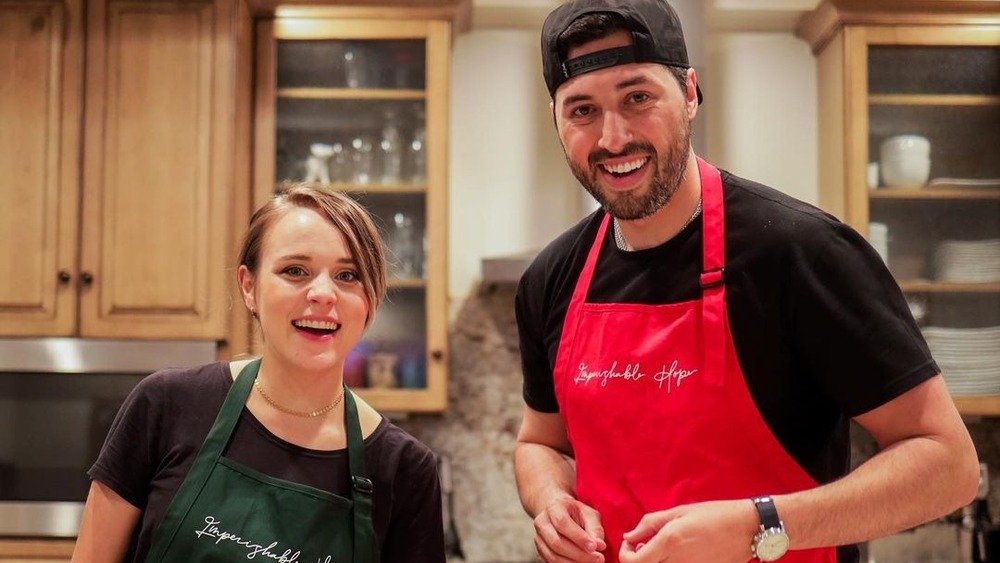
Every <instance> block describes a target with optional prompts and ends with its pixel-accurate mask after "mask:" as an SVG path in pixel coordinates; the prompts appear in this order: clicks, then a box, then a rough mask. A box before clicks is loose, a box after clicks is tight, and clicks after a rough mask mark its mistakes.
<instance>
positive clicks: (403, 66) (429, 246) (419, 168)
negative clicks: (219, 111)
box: [255, 16, 450, 412]
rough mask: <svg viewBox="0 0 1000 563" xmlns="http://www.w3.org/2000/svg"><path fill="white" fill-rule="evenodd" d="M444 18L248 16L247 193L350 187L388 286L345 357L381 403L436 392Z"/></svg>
mask: <svg viewBox="0 0 1000 563" xmlns="http://www.w3.org/2000/svg"><path fill="white" fill-rule="evenodd" d="M449 37H450V33H449V25H448V23H447V22H444V21H431V20H426V21H420V20H404V19H365V20H358V21H357V22H350V21H345V20H336V19H328V18H326V17H324V16H317V17H316V18H315V19H312V20H310V21H308V22H307V24H306V23H305V21H304V20H297V19H295V20H289V21H287V22H283V21H282V20H281V18H278V19H277V20H275V21H274V22H262V23H261V24H260V26H259V27H258V38H257V39H258V60H259V65H258V76H257V78H256V80H257V82H258V83H257V90H256V92H257V100H258V101H257V113H258V126H257V129H256V132H255V135H256V142H255V154H256V158H257V159H258V162H257V163H256V164H257V165H256V166H255V184H256V186H257V188H256V193H257V194H258V202H259V200H260V199H259V198H261V197H264V194H265V193H266V194H270V193H273V192H274V191H275V190H280V189H281V186H283V185H285V184H286V183H290V182H307V183H311V184H313V185H316V186H321V187H323V188H325V189H329V190H336V191H340V192H344V193H347V194H349V195H350V196H351V197H353V198H354V199H355V200H357V201H358V202H359V203H361V204H362V205H363V206H364V207H365V208H366V209H367V210H368V211H369V212H370V213H371V214H372V216H373V218H374V220H375V223H376V225H377V227H378V229H379V231H380V233H381V234H382V237H383V240H384V241H385V245H386V255H387V269H388V276H389V277H388V289H389V291H388V296H387V299H386V301H385V302H384V303H383V305H382V306H381V308H380V309H379V311H378V313H377V314H376V317H375V322H374V323H373V324H372V326H371V327H369V329H368V331H367V332H366V333H365V336H364V338H363V339H362V341H361V342H360V343H359V344H358V345H357V347H356V348H355V350H353V351H352V353H351V355H350V357H349V358H348V361H347V362H346V363H345V381H346V382H347V384H348V385H350V386H351V387H352V388H354V389H356V390H358V391H359V393H360V394H361V396H362V397H364V398H365V399H366V400H368V401H369V402H370V403H371V404H372V406H374V407H375V408H376V409H379V410H382V411H404V412H436V411H441V410H443V409H444V408H445V406H446V404H447V386H446V381H447V367H448V366H447V346H448V343H447V279H446V273H447V269H446V261H445V255H446V254H445V253H446V242H447V239H446V228H447V221H446V220H444V218H445V217H446V212H447V198H446V196H445V194H444V190H445V189H446V182H445V178H443V177H442V175H443V174H444V173H446V171H447V159H446V158H445V157H444V153H443V151H444V150H446V148H447V143H446V142H445V141H444V139H443V138H439V137H441V136H442V135H444V134H445V133H446V132H447V115H446V114H447V104H446V100H447V88H448V60H449V54H448V51H449V41H448V38H449Z"/></svg>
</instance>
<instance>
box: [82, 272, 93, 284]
mask: <svg viewBox="0 0 1000 563" xmlns="http://www.w3.org/2000/svg"><path fill="white" fill-rule="evenodd" d="M80 281H81V282H83V285H90V284H92V283H94V275H93V274H91V273H90V272H81V273H80Z"/></svg>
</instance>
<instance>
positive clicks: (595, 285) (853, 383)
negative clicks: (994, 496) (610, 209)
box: [516, 172, 938, 483]
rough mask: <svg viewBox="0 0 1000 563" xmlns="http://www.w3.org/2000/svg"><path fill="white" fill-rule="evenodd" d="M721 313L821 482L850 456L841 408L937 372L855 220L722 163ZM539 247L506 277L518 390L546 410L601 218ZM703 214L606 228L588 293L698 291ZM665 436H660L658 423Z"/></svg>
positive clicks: (751, 379)
mask: <svg viewBox="0 0 1000 563" xmlns="http://www.w3.org/2000/svg"><path fill="white" fill-rule="evenodd" d="M722 179H723V197H724V206H725V229H726V231H725V254H726V264H725V274H724V275H725V283H726V303H727V308H728V313H729V322H730V327H731V330H732V334H733V340H734V344H735V347H736V353H737V357H738V359H739V362H740V366H741V367H742V370H743V373H744V376H745V378H746V380H747V386H748V387H749V389H750V393H751V395H752V397H753V399H754V402H755V403H756V405H757V407H758V409H759V410H760V412H761V414H762V416H763V418H764V420H765V421H766V422H767V424H768V426H769V428H770V429H771V431H772V433H773V434H774V435H775V436H776V437H777V439H778V440H779V442H780V443H781V444H782V445H783V446H784V448H785V449H786V451H788V452H789V454H790V455H791V456H792V457H793V458H794V459H795V460H796V461H798V463H799V464H800V465H801V466H802V467H803V468H804V469H805V470H806V471H807V472H808V473H809V474H810V475H811V476H812V477H813V478H814V479H815V480H816V481H817V482H819V483H826V482H829V481H832V480H834V479H836V478H838V477H841V476H843V475H844V474H845V473H846V472H847V471H848V470H849V468H850V467H849V466H850V448H849V428H848V420H849V418H850V417H853V416H856V415H859V414H863V413H865V412H867V411H870V410H872V409H874V408H876V407H878V406H880V405H882V404H884V403H886V402H887V401H889V400H891V399H893V398H895V397H897V396H899V395H900V394H902V393H904V392H906V391H907V390H909V389H911V388H913V387H914V386H916V385H917V384H919V383H921V382H923V381H925V380H927V379H928V378H930V377H932V376H934V375H935V374H937V373H938V367H937V365H936V364H935V363H934V361H933V360H932V358H931V356H930V352H929V350H928V349H927V346H926V344H925V342H924V340H923V338H922V336H921V334H920V331H919V328H918V327H917V326H916V324H915V323H914V321H913V318H912V316H911V315H910V313H909V309H908V307H907V305H906V302H905V299H904V298H903V296H902V293H901V292H900V290H899V287H898V285H897V284H896V282H895V281H894V280H893V278H892V276H891V274H890V273H889V272H888V270H887V269H886V267H885V265H884V264H883V262H882V260H881V258H880V257H879V256H878V254H876V253H875V251H874V250H872V248H871V247H870V246H869V245H868V243H867V242H866V241H865V240H864V238H863V237H861V236H860V235H859V234H858V233H856V232H855V231H854V230H852V229H851V228H850V227H848V226H847V225H845V224H843V223H841V222H840V221H838V220H837V219H835V218H833V217H832V216H830V215H828V214H826V213H825V212H823V211H821V210H819V209H817V208H815V207H813V206H811V205H808V204H805V203H803V202H801V201H798V200H796V199H794V198H792V197H790V196H788V195H786V194H783V193H781V192H778V191H776V190H774V189H771V188H768V187H766V186H762V185H760V184H756V183H753V182H751V181H748V180H745V179H742V178H739V177H736V176H733V175H731V174H729V173H727V172H722ZM603 216H604V213H603V211H597V212H595V213H593V214H592V215H590V216H588V217H586V218H584V219H583V220H582V221H581V222H580V223H578V224H577V225H575V226H574V227H572V228H570V229H569V230H568V231H567V232H565V233H564V234H562V235H561V236H560V237H559V238H557V239H556V240H555V241H553V242H552V243H551V244H550V245H549V246H547V247H546V248H545V249H544V250H543V251H542V252H541V253H540V254H539V256H538V257H537V258H536V260H535V261H534V262H533V263H532V265H531V266H530V267H529V268H528V270H527V271H526V272H525V274H524V276H523V277H522V279H521V282H520V284H519V286H518V292H517V297H516V313H517V320H518V328H519V331H520V345H521V356H522V364H523V365H522V367H523V371H524V399H525V401H526V403H527V405H528V406H529V407H531V408H532V409H535V410H537V411H540V412H550V413H551V412H557V411H558V410H559V405H558V403H557V401H556V397H555V393H554V389H553V382H552V366H554V365H555V356H556V351H557V349H558V345H559V339H560V337H561V334H562V327H563V319H564V317H565V315H566V309H567V307H568V304H569V300H570V297H571V294H572V292H573V289H574V287H575V284H576V281H577V278H578V276H579V273H580V271H581V270H582V268H583V263H584V261H585V259H586V255H587V253H588V251H589V250H590V247H591V244H592V243H593V241H594V238H595V237H596V235H597V229H598V226H599V225H600V222H601V219H602V218H603ZM701 224H702V221H701V219H700V218H699V219H696V220H695V221H694V222H692V223H691V224H690V225H689V226H688V227H687V228H685V229H684V230H682V231H681V232H680V233H679V234H678V235H677V236H676V237H674V238H673V239H671V240H669V241H667V242H666V243H664V244H662V245H660V246H658V247H656V248H651V249H647V250H642V251H638V252H624V251H620V250H618V249H617V247H616V245H615V242H614V239H613V237H612V234H611V229H609V230H608V235H607V240H606V241H605V243H604V246H603V248H602V250H601V254H600V257H599V259H598V263H597V267H596V271H595V273H594V279H593V282H592V284H591V287H590V289H589V291H588V295H587V300H588V301H589V302H596V303H641V304H663V303H677V302H682V301H688V300H692V299H698V298H700V291H701V290H700V287H699V274H700V271H701V252H702V236H701ZM664 439H665V440H666V439H669V436H664Z"/></svg>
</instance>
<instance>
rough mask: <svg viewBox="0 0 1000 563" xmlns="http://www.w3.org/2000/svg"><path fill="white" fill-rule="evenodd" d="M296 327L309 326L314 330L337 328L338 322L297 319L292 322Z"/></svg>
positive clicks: (338, 326)
mask: <svg viewBox="0 0 1000 563" xmlns="http://www.w3.org/2000/svg"><path fill="white" fill-rule="evenodd" d="M292 324H293V325H295V327H296V328H308V329H312V330H337V329H338V328H340V325H339V324H338V323H334V322H330V321H295V322H293V323H292Z"/></svg>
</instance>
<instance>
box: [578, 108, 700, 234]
mask: <svg viewBox="0 0 1000 563" xmlns="http://www.w3.org/2000/svg"><path fill="white" fill-rule="evenodd" d="M678 121H679V123H678V130H679V131H680V135H678V136H677V137H676V138H675V140H674V143H673V144H672V145H669V146H667V149H666V154H665V155H664V157H663V158H662V159H661V158H660V155H659V154H658V153H657V152H656V148H655V147H653V145H652V144H650V143H648V142H635V143H629V144H628V145H626V146H625V148H623V149H622V151H621V152H619V153H617V154H613V153H610V152H608V151H606V150H604V149H596V150H595V151H594V152H592V153H590V157H589V158H588V165H589V168H584V167H581V166H578V165H577V164H576V163H575V162H573V161H572V160H570V159H569V157H568V156H567V158H566V161H567V162H568V163H569V167H570V169H571V170H572V171H573V175H574V176H576V179H577V180H579V181H580V183H581V184H582V185H583V187H584V189H586V190H587V191H588V192H589V193H590V195H591V196H593V198H594V199H596V200H597V202H598V203H600V204H601V207H603V208H604V210H605V211H606V212H608V213H609V214H611V215H612V216H613V217H617V218H618V219H622V220H625V221H631V220H634V219H642V218H643V217H649V216H650V215H652V214H653V213H656V212H657V211H658V210H659V209H661V208H662V207H663V206H664V205H666V204H667V203H668V202H669V201H670V199H671V198H672V197H673V196H674V192H676V191H677V187H678V186H680V184H681V180H683V179H684V171H685V169H686V166H687V159H688V154H689V153H690V151H691V120H689V119H687V118H686V116H684V115H681V116H680V119H679V120H678ZM630 154H645V155H649V158H650V161H649V162H648V163H646V165H647V166H653V167H654V170H653V175H652V177H651V178H650V184H649V192H648V193H646V194H645V195H637V194H632V193H620V194H619V193H613V192H611V191H610V190H608V191H602V190H601V187H600V185H599V182H598V175H599V174H600V173H601V172H600V171H599V166H598V164H597V163H598V162H600V161H601V160H604V159H606V158H611V157H620V156H626V155H630Z"/></svg>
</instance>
